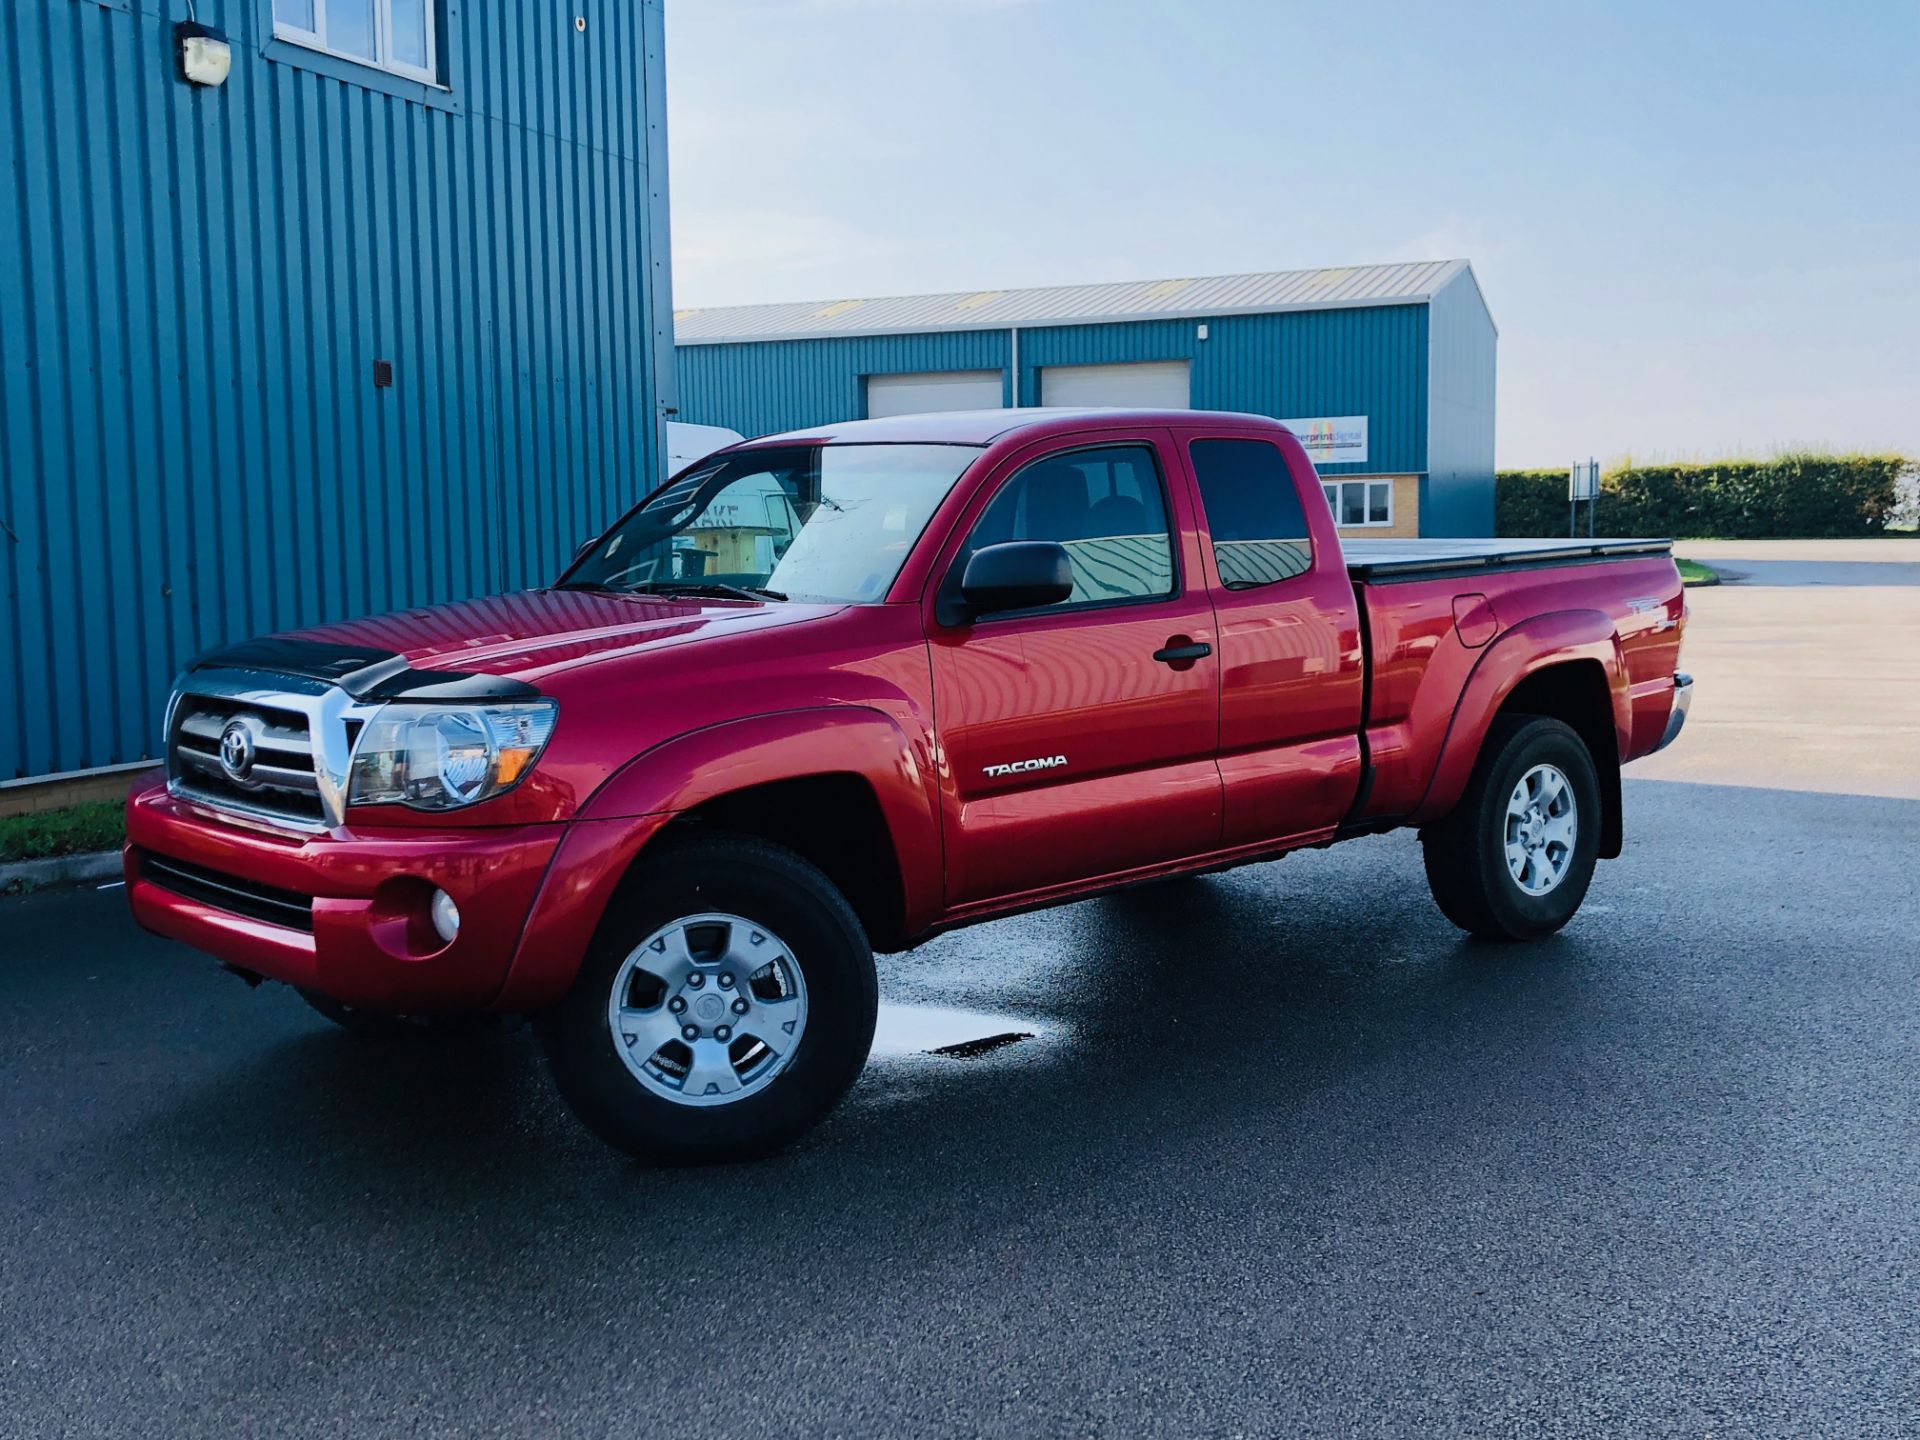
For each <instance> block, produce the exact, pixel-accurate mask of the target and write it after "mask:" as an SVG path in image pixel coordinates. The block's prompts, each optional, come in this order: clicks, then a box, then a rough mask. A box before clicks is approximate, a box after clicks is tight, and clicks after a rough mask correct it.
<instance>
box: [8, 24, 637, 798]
mask: <svg viewBox="0 0 1920 1440" xmlns="http://www.w3.org/2000/svg"><path fill="white" fill-rule="evenodd" d="M190 16H191V19H190V18H189V17H190ZM183 22H186V23H183ZM661 40H662V24H661V4H660V0H568V3H567V4H564V5H562V4H557V3H550V0H527V3H524V4H522V3H518V0H515V3H509V4H496V3H494V0H484V3H482V0H380V3H378V4H374V3H371V0H197V3H195V4H191V5H189V4H188V3H186V0H5V3H4V4H0V72H3V73H4V74H5V75H6V77H7V78H6V84H7V88H8V97H7V99H6V101H5V102H4V103H0V157H4V160H5V164H6V170H5V184H6V187H7V188H6V198H5V200H4V202H0V677H3V678H4V680H5V685H4V687H3V688H0V782H7V783H9V784H11V782H14V781H16V780H18V779H22V778H29V777H35V776H45V775H48V774H50V773H60V774H70V773H71V772H75V771H89V770H94V769H98V768H101V767H109V766H116V765H128V764H130V763H134V762H139V761H141V760H142V759H144V758H146V757H148V756H151V755H153V754H154V753H156V751H157V748H158V743H159V730H160V724H161V711H162V708H163V706H164V703H165V699H166V695H167V691H168V688H169V685H170V683H171V680H172V677H173V676H174V675H175V674H176V673H177V672H178V671H179V670H180V669H181V668H182V666H183V665H184V663H185V662H186V661H187V660H188V658H189V657H191V656H192V655H194V654H196V653H197V652H199V651H201V650H204V649H207V648H210V647H213V646H216V645H220V644H223V643H226V642H230V641H234V640H239V639H242V638H244V637H247V636H250V635H257V634H260V633H263V632H266V631H271V630H277V629H284V628H288V627H293V626H300V625H306V624H311V623H315V622H320V621H325V620H332V619H337V618H342V617H346V616H350V615H358V614H366V613H371V612H376V611H382V610H388V609H394V608H399V607H405V606H413V605H421V604H428V603H432V602H436V601H440V600H447V599H455V598H461V597H466V596H471V595H476V594H484V593H487V592H489V591H498V590H503V589H510V588H515V587H519V586H524V585H528V584H534V583H538V582H540V581H542V580H545V579H548V578H550V577H551V576H553V575H554V574H555V573H557V571H558V570H559V568H560V567H561V565H562V564H563V563H564V562H565V560H566V559H567V557H568V556H569V555H570V554H571V553H572V550H573V548H574V546H575V545H577V544H578V543H579V541H580V540H581V538H582V537H583V536H586V535H589V534H592V533H593V532H594V531H596V530H597V529H598V528H599V527H600V526H602V525H604V524H605V523H606V522H607V521H608V520H609V519H610V518H612V517H613V516H614V515H616V514H618V513H619V512H620V511H621V510H622V509H623V508H625V507H626V506H627V505H628V504H630V503H631V502H632V501H633V500H634V499H635V498H637V496H638V495H639V494H641V493H642V492H643V491H645V490H646V489H647V488H648V487H650V486H651V485H652V484H654V483H655V482H656V480H657V476H658V472H659V460H660V455H661V430H662V425H663V420H662V415H663V413H664V412H665V411H666V410H668V409H670V408H671V406H672V396H671V393H670V387H671V377H672V338H671V329H670V316H671V310H672V302H671V297H670V289H669V273H668V270H669V267H668V246H667V172H666V159H665V154H666V106H665V87H664V83H663V74H664V57H663V54H662V47H661ZM76 783H77V782H76ZM22 793H24V792H22Z"/></svg>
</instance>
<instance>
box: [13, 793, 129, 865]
mask: <svg viewBox="0 0 1920 1440" xmlns="http://www.w3.org/2000/svg"><path fill="white" fill-rule="evenodd" d="M125 809H126V803H125V802H124V801H120V800H90V801H88V802H87V803H86V804H84V805H69V806H68V807H67V808H66V809H64V810H41V811H37V812H35V813H34V814H31V815H5V816H0V862H5V861H9V860H44V859H46V858H47V857H49V856H52V855H86V854H89V853H91V852H93V851H95V850H118V849H119V848H120V843H121V841H122V840H124V839H125V838H126V824H125V821H124V820H123V818H122V814H123V812H124V811H125Z"/></svg>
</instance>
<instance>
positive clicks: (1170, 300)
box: [673, 260, 1472, 345]
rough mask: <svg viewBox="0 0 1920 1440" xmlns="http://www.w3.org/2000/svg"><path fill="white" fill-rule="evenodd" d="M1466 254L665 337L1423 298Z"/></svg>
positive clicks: (792, 306) (713, 320)
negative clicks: (1389, 263) (1402, 262)
mask: <svg viewBox="0 0 1920 1440" xmlns="http://www.w3.org/2000/svg"><path fill="white" fill-rule="evenodd" d="M1471 271H1472V267H1471V266H1470V265H1468V263H1467V262H1466V261H1465V260H1416V261H1410V262H1408V263H1406V264H1402V265H1345V266H1337V267H1333V268H1328V269H1320V270H1274V271H1266V272H1262V273H1259V274H1253V275H1211V276H1206V277H1204V278H1200V279H1174V280H1124V281H1120V282H1119V283H1117V284H1110V285H1048V286H1043V287H1041V288H1039V289H1034V290H960V291H955V292H953V293H951V294H946V295H895V296H889V297H885V298H882V299H877V300H803V301H795V302H792V303H788V304H780V305H723V306H718V307H711V308H705V309H691V310H676V311H675V312H674V316H673V328H674V340H675V342H676V343H678V344H681V345H717V344H724V343H726V342H729V341H741V340H809V339H824V338H827V337H830V336H836V335H888V334H914V333H924V332H926V331H937V330H1005V329H1007V328H1009V327H1011V326H1029V325H1073V324H1094V323H1099V322H1102V321H1115V320H1165V319H1169V318H1176V317H1188V316H1207V315H1252V314H1263V313H1267V312H1270V311H1276V310H1315V309H1325V308H1335V307H1339V306H1353V305H1408V304H1418V303H1420V302H1422V301H1425V300H1430V299H1432V298H1433V296H1434V295H1435V294H1436V293H1437V292H1438V291H1439V290H1440V289H1441V288H1443V287H1444V286H1446V285H1447V284H1449V283H1451V282H1452V281H1453V280H1454V279H1455V278H1456V277H1457V276H1459V275H1460V274H1462V273H1463V272H1464V273H1468V274H1471Z"/></svg>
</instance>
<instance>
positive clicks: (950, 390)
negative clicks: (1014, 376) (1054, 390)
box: [867, 370, 1002, 420]
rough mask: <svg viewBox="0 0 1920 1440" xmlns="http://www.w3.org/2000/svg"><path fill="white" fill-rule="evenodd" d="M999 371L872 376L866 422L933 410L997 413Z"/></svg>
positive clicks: (998, 406)
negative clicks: (995, 411) (989, 411)
mask: <svg viewBox="0 0 1920 1440" xmlns="http://www.w3.org/2000/svg"><path fill="white" fill-rule="evenodd" d="M1001 399H1002V384H1001V378H1000V372H999V371H998V370H943V371H936V372H932V373H928V374H920V375H869V376H868V377H867V418H868V419H869V420H879V419H883V418H884V417H886V416H888V415H924V414H926V413H928V412H929V411H933V410H998V409H1000V408H1001Z"/></svg>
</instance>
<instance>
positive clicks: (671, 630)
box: [193, 590, 845, 700]
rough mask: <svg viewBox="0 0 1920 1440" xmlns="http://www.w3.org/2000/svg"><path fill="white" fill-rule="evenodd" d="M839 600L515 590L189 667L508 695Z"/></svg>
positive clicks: (302, 634) (813, 611)
mask: <svg viewBox="0 0 1920 1440" xmlns="http://www.w3.org/2000/svg"><path fill="white" fill-rule="evenodd" d="M844 608H845V607H844V606H841V605H833V604H829V605H808V604H792V603H780V604H760V603H756V602H748V601H733V600H706V599H677V598H668V597H665V596H659V595H646V596H629V595H614V594H603V593H599V592H593V591H576V590H522V591H519V592H517V593H514V594H510V595H493V596H488V597H486V598H484V599H480V600H461V601H456V602H454V603H451V604H447V605H433V606H429V607H427V608H425V609H420V610H401V611H395V612H394V613H392V614H388V615H375V616H370V617H368V618H367V619H364V620H349V621H345V622H342V623H340V624H336V625H316V626H313V627H311V628H309V629H305V630H293V631H287V632H284V633H282V634H279V635H272V636H268V637H266V638H265V639H261V640H250V641H245V642H243V643H241V644H239V645H232V646H228V647H227V648H225V649H222V650H216V651H212V652H210V653H208V654H206V655H203V656H201V657H199V658H198V659H197V660H195V661H194V664H193V668H196V669H198V668H203V667H209V666H223V667H227V666H230V667H235V668H242V669H255V670H268V671H272V672H275V673H280V674H292V675H304V676H309V677H311V678H313V679H318V680H328V681H332V682H334V683H336V684H338V685H340V686H341V687H342V688H344V689H345V690H347V691H348V692H349V693H350V694H353V695H355V696H356V697H358V698H361V699H368V700H375V699H382V700H385V699H394V698H396V697H398V696H400V695H410V696H415V697H418V698H422V699H445V700H454V699H481V698H507V697H510V696H513V695H526V694H530V693H532V692H534V691H536V690H538V689H539V686H540V682H541V681H542V680H543V679H544V678H546V677H547V676H549V675H552V674H554V673H555V672H557V671H561V670H566V669H571V668H573V667H575V666H579V665H584V664H588V663H591V662H592V661H595V660H600V659H606V658H611V657H613V656H626V655H633V654H638V653H643V652H647V651H655V650H660V649H664V648H667V647H669V646H675V645H687V644H694V643H697V642H699V641H701V640H706V639H718V638H720V637H722V636H734V635H742V634H748V633H753V632H756V631H763V630H773V629H778V628H780V627H783V626H788V625H794V624H799V623H803V622H805V621H808V620H814V619H819V618H820V617H822V616H826V615H831V614H834V613H835V612H836V611H839V610H841V609H844Z"/></svg>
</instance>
